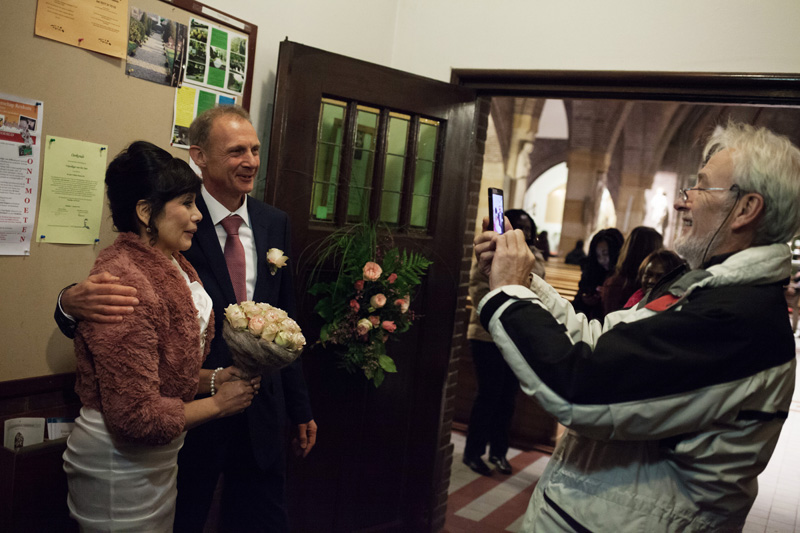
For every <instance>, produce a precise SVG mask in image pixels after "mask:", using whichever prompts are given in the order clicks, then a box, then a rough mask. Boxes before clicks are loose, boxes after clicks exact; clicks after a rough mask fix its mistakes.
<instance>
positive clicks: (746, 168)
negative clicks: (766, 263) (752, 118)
mask: <svg viewBox="0 0 800 533" xmlns="http://www.w3.org/2000/svg"><path fill="white" fill-rule="evenodd" d="M726 149H727V150H730V153H731V158H732V159H733V182H734V183H735V184H737V185H738V186H739V188H740V190H741V191H742V192H743V193H748V192H755V193H758V194H760V195H761V196H762V197H763V198H764V216H763V217H762V218H761V221H760V222H759V224H758V227H756V234H755V238H754V241H753V244H754V245H763V244H774V243H779V242H789V241H790V240H791V239H792V238H793V237H794V236H795V235H796V234H797V232H798V229H799V228H800V149H798V148H797V147H796V146H794V145H793V144H792V143H791V141H790V140H789V139H788V138H787V137H785V136H783V135H777V134H775V133H773V132H771V131H769V130H768V129H766V128H756V127H753V126H750V125H749V124H741V123H737V122H729V123H728V125H727V126H725V127H717V129H716V130H715V131H714V133H713V134H712V135H711V138H710V139H709V140H708V143H706V147H705V149H704V150H703V158H704V160H706V161H707V160H708V158H709V157H711V156H712V155H714V154H715V153H716V152H719V151H720V150H726Z"/></svg>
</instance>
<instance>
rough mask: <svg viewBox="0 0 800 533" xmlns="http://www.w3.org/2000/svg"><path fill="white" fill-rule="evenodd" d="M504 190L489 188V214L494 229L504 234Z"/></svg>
mask: <svg viewBox="0 0 800 533" xmlns="http://www.w3.org/2000/svg"><path fill="white" fill-rule="evenodd" d="M504 212H505V209H504V208H503V190H502V189H495V188H494V187H490V188H489V216H490V217H491V220H492V230H493V231H495V232H497V233H500V234H502V233H503V230H504V224H503V213H504Z"/></svg>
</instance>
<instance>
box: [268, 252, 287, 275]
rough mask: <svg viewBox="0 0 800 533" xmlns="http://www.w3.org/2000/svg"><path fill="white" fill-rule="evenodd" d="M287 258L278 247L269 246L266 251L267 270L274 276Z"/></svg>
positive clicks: (283, 265)
mask: <svg viewBox="0 0 800 533" xmlns="http://www.w3.org/2000/svg"><path fill="white" fill-rule="evenodd" d="M288 260H289V258H288V257H286V256H285V255H283V250H281V249H280V248H270V249H269V251H268V252H267V264H269V271H270V273H271V274H272V275H273V276H274V275H275V273H276V272H277V271H278V269H279V268H283V267H285V266H286V261H288Z"/></svg>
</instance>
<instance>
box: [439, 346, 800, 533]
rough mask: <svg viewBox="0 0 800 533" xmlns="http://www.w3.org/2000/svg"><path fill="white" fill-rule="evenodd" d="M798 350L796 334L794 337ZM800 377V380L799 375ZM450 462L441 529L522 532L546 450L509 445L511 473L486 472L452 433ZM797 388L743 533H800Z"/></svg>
mask: <svg viewBox="0 0 800 533" xmlns="http://www.w3.org/2000/svg"><path fill="white" fill-rule="evenodd" d="M795 350H796V352H797V353H798V355H800V339H798V338H795ZM798 382H800V379H799V380H798ZM452 442H453V445H454V447H455V450H454V451H453V467H452V474H451V476H450V489H449V497H448V501H447V519H446V522H445V527H444V531H445V533H472V532H475V533H478V532H480V533H501V532H516V531H520V528H521V526H522V516H523V515H524V513H525V509H526V508H527V505H528V501H529V500H530V497H531V494H532V493H533V489H534V487H535V486H536V482H537V481H538V479H539V476H540V475H541V473H542V472H543V471H544V467H545V466H546V465H547V461H548V460H549V456H548V455H547V454H544V453H541V452H536V451H531V452H523V451H521V450H515V449H511V450H509V453H508V460H509V462H510V463H511V466H512V467H513V469H514V473H513V474H512V475H510V476H502V475H500V474H497V473H495V474H494V475H492V477H484V476H481V475H479V474H476V473H474V472H473V471H472V470H470V469H469V468H467V466H465V465H464V464H463V463H462V462H461V458H462V456H463V452H464V443H465V436H464V434H463V433H460V432H453V434H452ZM798 450H800V387H797V386H796V387H795V392H794V398H793V400H792V405H791V408H790V411H789V418H788V419H787V421H786V423H785V424H784V427H783V431H782V432H781V436H780V440H779V441H778V445H777V447H776V449H775V453H774V454H773V455H772V459H771V460H770V462H769V465H768V466H767V469H766V470H765V471H764V472H763V473H762V474H761V476H759V478H758V479H759V491H758V497H757V498H756V502H755V504H754V505H753V509H752V510H751V511H750V515H749V516H748V518H747V523H746V524H745V528H744V530H743V533H800V451H798Z"/></svg>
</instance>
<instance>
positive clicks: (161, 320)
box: [75, 233, 214, 446]
mask: <svg viewBox="0 0 800 533" xmlns="http://www.w3.org/2000/svg"><path fill="white" fill-rule="evenodd" d="M175 259H176V260H177V261H178V264H180V266H181V268H182V269H183V271H184V272H186V274H187V275H188V276H189V279H190V280H192V281H199V278H198V277H197V272H195V270H194V268H192V266H191V265H190V264H189V262H188V261H187V260H186V259H184V257H183V256H182V255H181V254H180V253H176V254H175ZM104 270H107V271H109V272H110V273H111V274H113V275H115V276H119V277H120V281H119V283H122V284H125V285H131V286H133V287H136V291H137V292H136V297H137V298H138V299H139V305H137V306H136V307H135V308H134V312H133V314H132V315H127V316H126V317H125V318H124V319H123V320H122V322H119V323H117V324H101V323H97V322H90V321H82V322H80V323H79V325H78V329H77V332H76V335H75V354H76V356H77V371H76V374H77V380H76V384H75V391H76V392H77V393H78V395H79V396H80V398H81V401H82V402H83V405H84V406H86V407H91V408H93V409H96V410H98V411H100V412H102V413H103V416H104V418H105V421H106V425H107V426H108V429H109V431H110V432H111V434H112V435H113V436H114V437H115V438H117V439H120V440H121V441H126V442H135V443H139V444H146V445H152V446H158V445H163V444H167V443H169V442H170V441H171V440H173V439H174V438H175V437H177V436H178V435H180V434H181V432H183V429H184V425H185V416H184V407H183V403H184V402H186V401H189V400H192V399H193V398H194V396H195V394H196V393H197V387H198V383H199V379H200V365H201V364H202V362H203V360H204V358H205V356H206V355H208V350H209V347H210V346H211V337H212V336H213V335H214V328H213V327H211V328H206V329H207V331H206V332H205V335H206V342H205V353H201V348H200V335H201V332H200V326H199V324H198V321H197V311H196V310H195V306H194V301H193V300H192V294H191V290H190V289H189V287H188V286H187V285H186V281H185V280H184V279H183V277H182V276H181V274H180V272H178V270H177V269H176V268H175V265H174V264H173V263H172V262H171V261H170V260H169V259H168V258H167V257H166V256H165V255H164V254H163V253H161V252H160V251H159V250H158V249H156V248H153V247H151V246H148V245H146V244H144V243H143V242H142V241H141V240H140V239H139V237H138V236H137V235H136V234H134V233H121V234H120V235H119V236H118V237H117V239H116V241H114V244H112V245H111V246H109V247H108V248H106V249H105V250H103V251H102V252H100V255H99V256H98V258H97V261H96V262H95V264H94V267H93V268H92V274H95V273H99V272H103V271H104ZM209 324H214V318H213V315H212V317H211V319H210V321H209Z"/></svg>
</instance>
